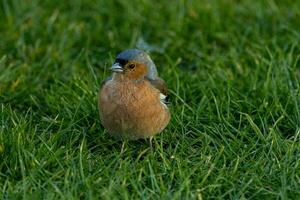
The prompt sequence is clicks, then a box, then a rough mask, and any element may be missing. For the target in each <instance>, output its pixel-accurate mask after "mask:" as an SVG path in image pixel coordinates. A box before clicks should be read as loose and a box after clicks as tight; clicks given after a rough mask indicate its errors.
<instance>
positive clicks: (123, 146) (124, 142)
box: [120, 140, 127, 156]
mask: <svg viewBox="0 0 300 200" xmlns="http://www.w3.org/2000/svg"><path fill="white" fill-rule="evenodd" d="M126 141H127V140H124V141H123V143H122V148H121V153H120V155H121V156H122V155H123V153H124V151H125V150H124V148H125V144H126Z"/></svg>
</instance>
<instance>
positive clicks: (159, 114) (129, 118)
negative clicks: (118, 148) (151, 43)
mask: <svg viewBox="0 0 300 200" xmlns="http://www.w3.org/2000/svg"><path fill="white" fill-rule="evenodd" d="M111 70H112V71H113V76H112V78H108V79H106V81H105V83H104V84H103V85H102V88H101V91H100V93H99V110H100V117H101V121H102V124H103V126H104V127H105V128H106V129H107V131H108V132H109V133H110V134H112V135H113V136H116V137H120V138H127V139H139V138H147V137H151V136H153V135H155V134H157V133H159V132H161V131H162V130H163V129H164V128H165V127H166V126H167V124H168V123H169V121H170V112H169V110H168V107H167V106H166V104H165V100H166V98H167V87H166V84H165V82H164V81H163V80H162V79H161V78H159V77H158V73H157V70H156V67H155V65H154V63H153V61H152V60H151V58H150V57H149V55H147V54H146V53H145V52H143V51H140V50H136V49H132V50H126V51H124V52H122V53H120V54H119V55H118V56H117V58H116V61H115V63H114V64H113V66H112V67H111Z"/></svg>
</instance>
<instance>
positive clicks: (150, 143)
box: [149, 136, 153, 151]
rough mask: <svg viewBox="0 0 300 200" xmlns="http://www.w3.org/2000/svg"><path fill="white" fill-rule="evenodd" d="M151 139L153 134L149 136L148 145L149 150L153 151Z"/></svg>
mask: <svg viewBox="0 0 300 200" xmlns="http://www.w3.org/2000/svg"><path fill="white" fill-rule="evenodd" d="M152 140H153V136H151V137H150V138H149V145H150V150H151V151H153V147H152Z"/></svg>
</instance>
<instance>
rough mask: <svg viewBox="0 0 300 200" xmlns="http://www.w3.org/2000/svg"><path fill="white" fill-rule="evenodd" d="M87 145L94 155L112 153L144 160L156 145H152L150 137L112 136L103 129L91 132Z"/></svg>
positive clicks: (87, 138)
mask: <svg viewBox="0 0 300 200" xmlns="http://www.w3.org/2000/svg"><path fill="white" fill-rule="evenodd" d="M86 145H87V148H88V149H89V151H90V152H91V153H92V154H93V155H94V156H104V155H108V154H111V155H115V156H120V157H128V156H130V157H131V158H136V159H140V160H142V159H144V157H145V156H146V155H149V154H153V152H154V151H155V147H154V148H151V147H150V143H149V139H139V140H122V139H119V138H115V137H113V136H111V135H110V134H109V133H107V132H106V131H105V130H103V129H102V130H99V132H98V133H96V132H94V133H92V134H89V135H88V136H87V137H86Z"/></svg>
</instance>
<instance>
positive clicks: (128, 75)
mask: <svg viewBox="0 0 300 200" xmlns="http://www.w3.org/2000/svg"><path fill="white" fill-rule="evenodd" d="M110 70H111V71H113V72H114V76H115V77H119V78H122V79H128V80H139V79H141V78H144V77H147V78H149V79H155V78H156V77H157V70H156V67H155V65H154V63H153V61H152V60H151V58H150V56H149V55H148V54H147V53H145V52H144V51H141V50H138V49H129V50H125V51H123V52H121V53H120V54H119V55H118V56H117V58H116V60H115V62H114V64H113V65H112V66H111V68H110Z"/></svg>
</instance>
